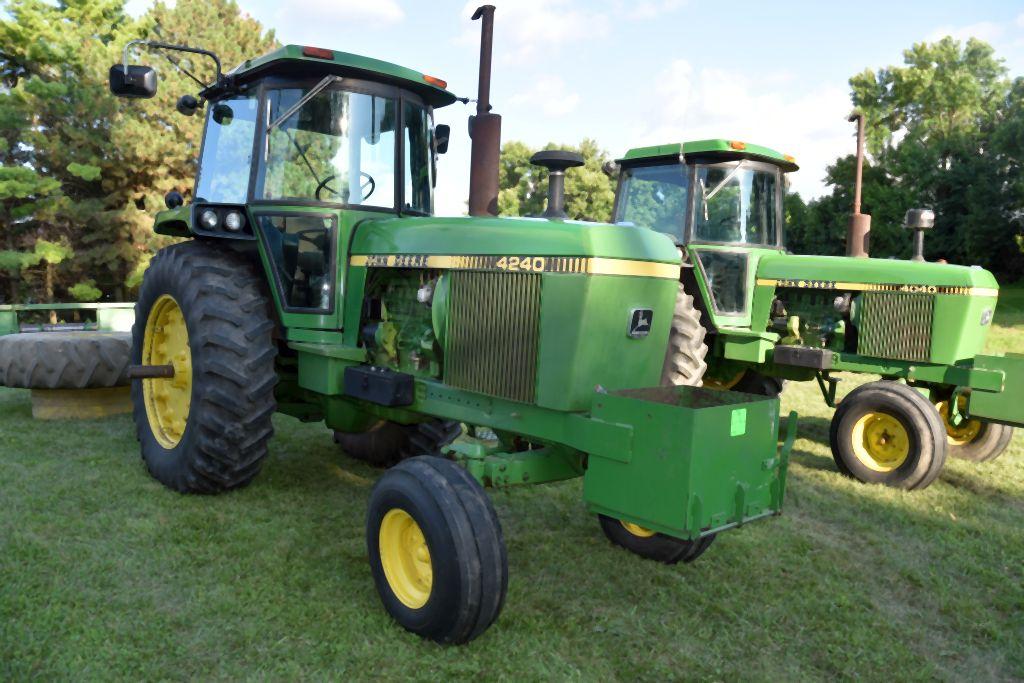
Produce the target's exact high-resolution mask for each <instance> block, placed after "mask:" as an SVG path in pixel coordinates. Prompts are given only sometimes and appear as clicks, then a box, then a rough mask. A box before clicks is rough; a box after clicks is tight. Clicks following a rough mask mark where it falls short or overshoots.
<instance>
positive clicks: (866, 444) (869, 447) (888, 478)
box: [829, 381, 947, 489]
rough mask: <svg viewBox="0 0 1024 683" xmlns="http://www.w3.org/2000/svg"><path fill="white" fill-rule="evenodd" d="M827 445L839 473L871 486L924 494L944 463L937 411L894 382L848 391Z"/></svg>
mask: <svg viewBox="0 0 1024 683" xmlns="http://www.w3.org/2000/svg"><path fill="white" fill-rule="evenodd" d="M829 441H830V443H831V446H832V457H833V458H834V459H835V462H836V466H837V467H838V468H839V471H840V472H842V473H843V474H845V475H847V476H850V477H853V478H854V479H857V480H858V481H862V482H865V483H869V484H884V485H886V486H892V487H894V488H902V489H923V488H925V487H927V486H928V485H929V484H931V483H932V482H933V481H935V478H936V477H938V476H939V472H941V471H942V466H943V465H944V464H945V462H946V450H947V449H946V432H945V429H944V427H943V425H942V420H941V418H940V417H939V414H938V411H936V410H935V408H934V407H933V406H932V404H931V402H930V401H928V399H926V398H925V397H924V396H922V395H921V394H920V393H918V392H917V391H916V390H914V389H913V388H911V387H909V386H907V385H906V384H900V383H898V382H892V381H879V382H870V383H868V384H864V385H862V386H860V387H857V388H856V389H854V390H853V391H851V392H850V393H849V394H848V395H847V396H846V398H844V399H843V400H842V402H841V403H840V404H839V407H838V409H836V412H835V415H834V416H833V417H832V425H831V429H830V431H829Z"/></svg>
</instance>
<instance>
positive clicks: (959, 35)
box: [926, 14, 1024, 43]
mask: <svg viewBox="0 0 1024 683" xmlns="http://www.w3.org/2000/svg"><path fill="white" fill-rule="evenodd" d="M1021 18H1024V14H1022V15H1021V16H1020V17H1018V18H1017V23H1018V25H1024V24H1021ZM1004 30H1005V29H1004V27H1003V25H1002V24H997V23H996V22H994V21H979V22H978V23H976V24H968V25H966V26H940V27H939V28H937V29H935V30H934V31H932V32H931V33H930V34H928V37H927V38H926V40H927V41H928V42H929V43H934V42H935V41H937V40H941V39H943V38H945V37H946V36H952V37H953V38H955V39H956V40H959V41H961V42H963V41H966V40H967V39H968V38H977V39H978V40H984V41H985V42H986V43H991V42H993V41H996V40H999V38H1001V37H1002V36H1003V33H1004Z"/></svg>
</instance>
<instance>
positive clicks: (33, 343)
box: [0, 332, 132, 389]
mask: <svg viewBox="0 0 1024 683" xmlns="http://www.w3.org/2000/svg"><path fill="white" fill-rule="evenodd" d="M131 348H132V335H131V333H130V332H22V333H19V334H9V335H6V336H3V337H0V384H2V385H4V386H8V387H14V388H19V389H99V388H106V387H121V386H126V385H127V384H128V360H129V358H130V356H131Z"/></svg>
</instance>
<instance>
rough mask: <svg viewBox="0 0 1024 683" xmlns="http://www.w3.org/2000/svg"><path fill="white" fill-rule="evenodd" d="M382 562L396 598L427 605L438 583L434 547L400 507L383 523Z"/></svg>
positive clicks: (408, 603)
mask: <svg viewBox="0 0 1024 683" xmlns="http://www.w3.org/2000/svg"><path fill="white" fill-rule="evenodd" d="M379 535H380V539H379V540H380V562H381V565H382V567H383V568H384V576H385V578H386V579H387V581H388V585H389V586H390V587H391V590H392V592H393V593H394V594H395V597H397V598H398V599H399V601H401V603H402V604H403V605H405V606H406V607H409V608H410V609H419V608H420V607H423V605H425V604H427V600H429V599H430V591H431V588H432V587H433V583H434V568H433V564H432V563H431V560H430V549H429V548H428V547H427V539H426V538H425V537H424V536H423V530H422V529H420V526H419V524H417V523H416V520H414V519H413V518H412V516H411V515H410V514H409V513H408V512H406V511H405V510H402V509H399V508H393V509H391V510H388V512H387V514H385V515H384V518H383V519H382V520H381V523H380V532H379Z"/></svg>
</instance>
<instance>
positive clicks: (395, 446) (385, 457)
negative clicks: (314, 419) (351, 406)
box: [334, 420, 462, 467]
mask: <svg viewBox="0 0 1024 683" xmlns="http://www.w3.org/2000/svg"><path fill="white" fill-rule="evenodd" d="M461 433H462V425H461V423H459V422H455V421H452V420H430V421H428V422H421V423H419V424H412V425H403V424H399V423H397V422H390V421H388V420H381V421H380V422H378V423H377V424H375V425H373V426H372V427H370V428H369V429H368V430H366V431H365V432H338V431H335V432H334V443H336V444H338V445H339V446H341V450H343V451H344V452H345V453H346V454H347V455H349V456H351V457H353V458H355V459H356V460H362V461H363V462H365V463H368V464H370V465H372V466H374V467H391V466H392V465H394V464H396V463H398V462H401V461H402V460H405V459H406V458H411V457H414V456H417V455H433V456H440V455H441V448H442V447H444V446H447V445H448V444H450V443H451V442H452V441H454V440H455V439H456V438H458V436H459V435H460V434H461Z"/></svg>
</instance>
